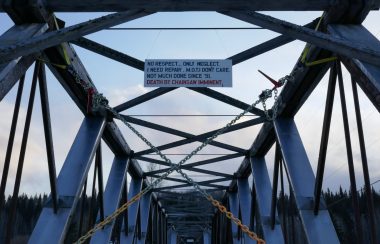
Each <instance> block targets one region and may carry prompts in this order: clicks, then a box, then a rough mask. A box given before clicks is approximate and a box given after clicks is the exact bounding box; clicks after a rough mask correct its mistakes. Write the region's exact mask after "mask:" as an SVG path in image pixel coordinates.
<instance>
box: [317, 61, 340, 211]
mask: <svg viewBox="0 0 380 244" xmlns="http://www.w3.org/2000/svg"><path fill="white" fill-rule="evenodd" d="M336 75H337V74H336V66H335V64H334V65H333V67H332V68H331V69H330V77H329V85H328V88H327V97H326V105H325V114H324V115H325V117H324V118H323V126H322V138H321V144H320V147H319V157H318V168H317V176H316V180H315V187H314V199H315V204H314V214H318V211H319V202H320V199H321V193H322V183H323V174H324V171H325V163H326V153H327V145H328V142H329V134H330V124H331V115H332V109H333V105H334V94H335V86H336Z"/></svg>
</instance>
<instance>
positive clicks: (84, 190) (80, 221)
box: [77, 179, 87, 239]
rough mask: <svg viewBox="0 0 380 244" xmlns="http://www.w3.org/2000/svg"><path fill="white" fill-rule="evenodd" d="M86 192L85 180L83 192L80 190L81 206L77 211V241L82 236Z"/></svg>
mask: <svg viewBox="0 0 380 244" xmlns="http://www.w3.org/2000/svg"><path fill="white" fill-rule="evenodd" d="M86 190H87V179H86V180H85V182H84V186H83V190H82V196H81V206H80V209H79V227H78V235H77V239H79V238H80V237H81V236H82V227H83V216H84V208H85V206H86V199H87V197H86Z"/></svg>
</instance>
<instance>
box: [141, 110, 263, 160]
mask: <svg viewBox="0 0 380 244" xmlns="http://www.w3.org/2000/svg"><path fill="white" fill-rule="evenodd" d="M265 120H266V119H265V118H261V117H260V118H255V119H251V120H248V121H244V122H241V123H239V124H235V125H232V126H230V127H229V128H228V129H227V130H226V131H224V133H223V134H225V133H229V132H232V131H236V130H240V129H243V128H247V127H250V126H253V125H257V124H260V123H263V122H264V121H265ZM218 131H219V130H213V131H209V132H206V133H202V134H200V135H197V136H194V137H192V138H189V139H183V140H179V141H176V142H171V143H168V144H165V145H161V146H158V147H157V149H158V150H160V151H162V150H166V149H170V148H173V147H178V146H182V145H185V144H189V143H192V142H195V141H198V140H205V139H207V138H208V137H210V136H213V135H214V134H215V133H216V132H218ZM234 151H235V152H242V153H244V152H245V150H240V149H235V150H234ZM152 152H154V151H153V150H152V149H147V150H143V151H140V152H137V153H136V154H135V155H136V156H141V155H144V154H148V153H152Z"/></svg>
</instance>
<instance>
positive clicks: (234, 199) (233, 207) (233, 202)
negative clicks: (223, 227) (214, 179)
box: [228, 192, 240, 244]
mask: <svg viewBox="0 0 380 244" xmlns="http://www.w3.org/2000/svg"><path fill="white" fill-rule="evenodd" d="M228 200H229V203H230V212H231V213H232V214H233V215H234V216H239V198H238V194H237V192H231V193H229V194H228ZM231 231H232V240H233V243H234V244H238V243H239V242H240V240H239V239H238V227H237V225H236V224H235V223H233V222H232V221H231Z"/></svg>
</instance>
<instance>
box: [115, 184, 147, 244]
mask: <svg viewBox="0 0 380 244" xmlns="http://www.w3.org/2000/svg"><path fill="white" fill-rule="evenodd" d="M142 182H143V181H142V179H141V178H140V179H133V178H132V180H131V183H130V185H129V192H128V199H132V197H134V196H135V195H137V194H138V193H139V192H140V191H141V188H142ZM140 201H141V200H137V201H136V202H135V203H133V204H132V205H131V206H130V207H129V208H128V226H124V228H127V229H128V235H125V234H124V232H122V234H121V237H120V243H132V242H133V240H134V238H135V230H136V226H137V223H138V212H139V207H140Z"/></svg>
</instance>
